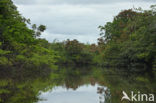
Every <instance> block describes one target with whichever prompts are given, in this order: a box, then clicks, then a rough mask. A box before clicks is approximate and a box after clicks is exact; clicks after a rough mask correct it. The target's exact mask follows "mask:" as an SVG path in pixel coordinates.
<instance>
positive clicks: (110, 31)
mask: <svg viewBox="0 0 156 103" xmlns="http://www.w3.org/2000/svg"><path fill="white" fill-rule="evenodd" d="M155 24H156V7H155V6H154V5H153V6H151V10H142V9H129V10H124V11H121V12H120V13H119V14H118V15H117V16H116V17H114V20H113V21H112V22H108V23H107V24H106V25H105V26H99V28H100V30H101V33H100V35H101V37H100V38H99V39H98V45H96V44H83V43H80V42H79V41H77V40H66V41H63V42H53V43H49V42H48V41H47V40H45V39H39V38H38V37H39V36H40V35H41V32H44V30H45V29H46V26H44V25H40V26H36V24H31V23H30V20H29V19H26V18H24V17H22V16H21V15H20V14H19V12H18V11H17V8H16V6H15V5H14V4H13V2H12V1H11V0H1V1H0V67H1V68H0V69H1V71H3V70H4V71H7V72H8V73H11V74H12V73H15V74H19V72H20V71H22V70H23V71H24V72H26V73H28V74H29V72H32V71H40V72H42V70H43V71H50V70H51V69H55V68H56V65H57V64H63V65H68V64H70V65H89V64H92V65H93V64H94V65H102V66H108V67H110V66H114V67H126V70H127V71H138V70H137V69H136V68H133V67H141V69H139V71H146V70H147V71H150V72H152V71H153V70H152V69H154V67H155V64H156V59H155V58H156V55H155V54H156V48H155V47H156V25H155ZM30 27H31V28H30ZM30 68H31V69H30ZM16 72H17V73H16ZM28 74H27V75H28ZM13 75H14V74H13Z"/></svg>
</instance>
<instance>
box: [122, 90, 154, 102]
mask: <svg viewBox="0 0 156 103" xmlns="http://www.w3.org/2000/svg"><path fill="white" fill-rule="evenodd" d="M122 94H123V97H122V98H121V101H123V100H128V101H147V102H148V101H150V102H154V94H141V93H140V92H138V93H137V94H135V93H134V92H133V91H131V95H130V97H129V96H128V95H127V93H126V92H125V91H122Z"/></svg>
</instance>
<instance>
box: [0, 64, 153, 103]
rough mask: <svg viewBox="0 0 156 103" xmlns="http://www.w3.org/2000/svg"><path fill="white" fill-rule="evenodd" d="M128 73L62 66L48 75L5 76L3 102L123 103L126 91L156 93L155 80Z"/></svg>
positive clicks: (0, 82) (1, 90)
mask: <svg viewBox="0 0 156 103" xmlns="http://www.w3.org/2000/svg"><path fill="white" fill-rule="evenodd" d="M125 74H126V73H124V75H122V74H121V72H120V74H118V72H116V71H112V70H109V69H107V68H98V67H81V68H80V67H79V68H77V67H61V68H59V69H57V70H56V71H53V72H51V73H49V74H48V75H46V76H45V75H44V76H42V75H39V76H35V77H33V75H35V74H34V73H32V77H30V76H29V77H27V76H25V77H23V78H24V79H21V78H19V79H18V78H16V79H15V78H12V77H8V76H6V77H5V75H3V77H1V76H0V103H121V97H122V91H123V90H124V91H125V92H126V93H129V92H130V91H134V92H137V91H140V92H141V93H153V94H155V92H156V82H155V78H152V79H150V78H147V77H148V76H147V75H145V76H140V75H138V74H136V75H134V74H133V75H130V74H128V75H127V74H126V75H125ZM123 103H128V102H127V101H124V102H123ZM134 103H137V102H134ZM142 103H146V102H142Z"/></svg>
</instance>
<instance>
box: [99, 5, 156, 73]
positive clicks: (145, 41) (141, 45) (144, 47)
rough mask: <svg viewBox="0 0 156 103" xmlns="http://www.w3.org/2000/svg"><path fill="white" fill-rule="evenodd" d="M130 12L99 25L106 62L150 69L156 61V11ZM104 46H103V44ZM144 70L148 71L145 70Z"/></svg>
mask: <svg viewBox="0 0 156 103" xmlns="http://www.w3.org/2000/svg"><path fill="white" fill-rule="evenodd" d="M151 7H152V8H151V10H146V11H143V10H142V9H135V10H132V9H129V10H124V11H122V12H120V13H119V14H118V15H117V16H116V17H115V18H114V20H113V22H108V23H107V24H106V25H105V26H99V28H100V30H101V38H99V44H101V45H103V46H104V48H103V51H102V52H101V53H102V54H103V61H104V62H107V63H108V62H109V65H115V66H126V67H129V66H130V67H131V66H136V65H137V66H141V67H145V68H146V69H147V70H150V69H151V68H152V66H153V62H154V60H155V59H156V56H155V54H156V48H155V45H156V35H155V34H156V26H155V23H156V13H155V12H156V10H155V6H151ZM99 46H100V45H99ZM143 70H144V69H143Z"/></svg>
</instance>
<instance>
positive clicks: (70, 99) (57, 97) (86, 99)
mask: <svg viewBox="0 0 156 103" xmlns="http://www.w3.org/2000/svg"><path fill="white" fill-rule="evenodd" d="M98 86H99V85H98V84H96V85H94V86H93V85H83V86H81V87H79V88H78V89H76V90H73V89H66V88H64V87H61V86H59V87H56V88H54V89H53V90H52V91H51V92H47V93H42V94H41V95H40V98H44V99H46V100H47V101H40V102H39V103H52V102H55V103H82V101H83V103H98V102H99V95H98V94H97V88H98Z"/></svg>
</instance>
